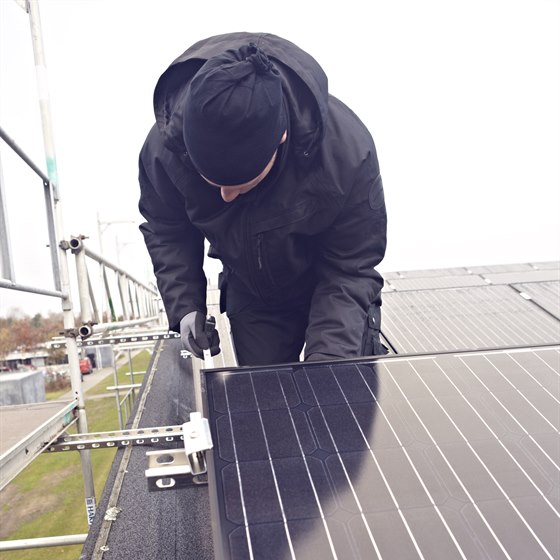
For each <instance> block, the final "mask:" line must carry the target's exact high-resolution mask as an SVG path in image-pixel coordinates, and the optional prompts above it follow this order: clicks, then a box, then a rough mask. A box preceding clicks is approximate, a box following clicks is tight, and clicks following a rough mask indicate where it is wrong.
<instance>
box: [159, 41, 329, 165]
mask: <svg viewBox="0 0 560 560" xmlns="http://www.w3.org/2000/svg"><path fill="white" fill-rule="evenodd" d="M250 42H253V43H255V44H256V45H257V46H258V47H260V48H261V49H262V50H263V51H264V52H265V53H266V54H267V56H268V57H269V58H270V59H271V60H272V61H273V62H274V64H275V66H276V68H277V69H278V71H279V72H280V74H281V75H282V78H283V90H284V95H285V99H286V103H287V105H288V112H289V115H290V124H289V131H290V132H289V134H290V145H291V146H292V147H293V149H294V151H295V153H296V155H298V156H300V157H302V158H308V159H309V160H310V159H312V157H313V155H314V154H315V153H316V151H317V148H318V147H319V145H320V143H321V139H322V137H323V131H324V129H325V125H326V120H327V113H328V82H327V76H326V75H325V73H324V71H323V69H322V68H321V66H319V64H318V63H317V61H316V60H315V59H314V58H313V57H312V56H310V55H309V54H307V53H306V52H305V51H303V50H302V49H300V48H299V47H298V46H297V45H295V44H294V43H291V42H290V41H287V40H286V39H282V38H281V37H278V36H276V35H271V34H268V33H245V32H241V33H228V34H225V35H216V36H214V37H210V38H208V39H203V40H202V41H199V42H198V43H195V44H194V45H193V46H191V47H190V48H189V49H187V50H186V51H185V52H184V53H183V54H182V55H181V56H180V57H179V58H177V59H176V60H175V61H173V63H172V64H171V65H170V66H169V68H167V70H166V71H165V72H164V73H163V74H162V75H161V77H160V78H159V80H158V82H157V85H156V88H155V91H154V111H155V116H156V122H157V125H158V128H159V130H160V133H161V135H162V139H163V142H164V144H165V146H166V148H168V149H170V150H172V151H174V152H184V151H185V144H184V141H183V100H184V97H185V94H186V89H187V85H188V83H189V80H191V78H192V77H193V76H194V75H195V74H196V73H197V72H198V70H199V69H200V67H201V66H202V65H203V64H204V63H205V62H206V61H207V60H208V59H209V58H212V57H214V56H217V55H219V54H222V53H223V52H225V51H226V50H228V49H238V48H240V47H242V46H243V45H247V44H248V43H250Z"/></svg>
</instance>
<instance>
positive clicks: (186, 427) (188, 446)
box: [145, 412, 212, 491]
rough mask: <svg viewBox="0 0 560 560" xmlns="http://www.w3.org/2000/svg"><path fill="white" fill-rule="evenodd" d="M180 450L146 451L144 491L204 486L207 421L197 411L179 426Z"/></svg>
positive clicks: (208, 439)
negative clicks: (180, 431) (181, 435)
mask: <svg viewBox="0 0 560 560" xmlns="http://www.w3.org/2000/svg"><path fill="white" fill-rule="evenodd" d="M182 432H183V443H184V448H183V449H163V450H157V451H148V452H146V456H147V457H148V469H147V470H146V471H145V474H146V479H147V481H148V490H150V491H154V490H168V489H171V488H182V487H185V486H196V485H200V484H206V483H207V477H206V455H205V453H206V451H208V450H209V449H212V436H211V434H210V426H209V424H208V420H207V419H206V418H203V417H202V415H201V413H200V412H191V415H190V421H189V422H185V423H184V424H183V426H182Z"/></svg>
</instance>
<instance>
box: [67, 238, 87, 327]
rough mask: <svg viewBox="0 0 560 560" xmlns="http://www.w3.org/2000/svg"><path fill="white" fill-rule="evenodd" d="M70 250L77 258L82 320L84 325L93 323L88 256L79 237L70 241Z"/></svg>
mask: <svg viewBox="0 0 560 560" xmlns="http://www.w3.org/2000/svg"><path fill="white" fill-rule="evenodd" d="M70 248H71V249H72V252H73V253H74V255H75V257H76V275H77V278H78V293H79V296H80V318H81V321H82V324H84V325H89V324H91V322H92V313H91V307H90V299H89V283H88V272H87V263H86V254H85V252H84V251H83V248H84V246H83V241H82V240H81V239H80V238H79V237H73V238H72V239H71V240H70Z"/></svg>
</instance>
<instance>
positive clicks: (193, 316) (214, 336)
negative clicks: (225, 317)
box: [180, 311, 220, 359]
mask: <svg viewBox="0 0 560 560" xmlns="http://www.w3.org/2000/svg"><path fill="white" fill-rule="evenodd" d="M180 330H181V342H182V343H183V346H184V347H185V348H186V349H187V350H188V351H189V352H190V353H191V354H193V355H194V356H196V357H197V358H200V359H202V358H203V357H204V355H203V350H208V349H209V348H210V354H211V355H212V356H215V355H216V354H219V353H220V336H219V334H218V331H217V330H216V323H215V322H214V320H213V318H212V320H211V321H210V320H209V321H207V320H206V317H205V316H204V313H202V312H200V311H191V312H190V313H187V314H186V315H185V316H184V317H183V318H182V319H181V323H180Z"/></svg>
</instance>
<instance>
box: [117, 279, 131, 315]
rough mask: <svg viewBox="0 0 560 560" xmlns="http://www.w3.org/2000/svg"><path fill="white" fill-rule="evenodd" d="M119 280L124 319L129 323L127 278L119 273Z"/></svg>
mask: <svg viewBox="0 0 560 560" xmlns="http://www.w3.org/2000/svg"><path fill="white" fill-rule="evenodd" d="M117 279H118V284H119V294H120V296H121V304H122V310H123V319H124V320H125V321H128V320H130V312H129V310H128V302H127V298H126V296H127V293H128V289H127V288H128V287H127V282H126V276H125V275H124V274H123V273H122V272H117Z"/></svg>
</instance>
